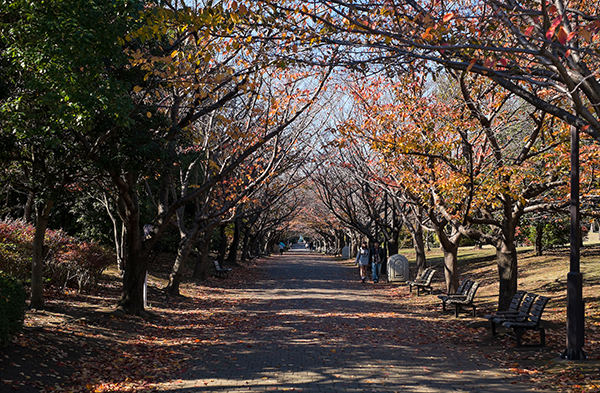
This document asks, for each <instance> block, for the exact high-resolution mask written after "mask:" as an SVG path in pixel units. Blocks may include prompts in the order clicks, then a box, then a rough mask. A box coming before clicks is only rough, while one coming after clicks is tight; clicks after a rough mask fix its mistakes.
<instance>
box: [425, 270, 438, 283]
mask: <svg viewBox="0 0 600 393" xmlns="http://www.w3.org/2000/svg"><path fill="white" fill-rule="evenodd" d="M434 274H435V270H434V269H432V268H429V269H428V272H427V275H426V276H425V277H424V278H423V280H424V281H425V285H430V284H431V280H433V275H434Z"/></svg>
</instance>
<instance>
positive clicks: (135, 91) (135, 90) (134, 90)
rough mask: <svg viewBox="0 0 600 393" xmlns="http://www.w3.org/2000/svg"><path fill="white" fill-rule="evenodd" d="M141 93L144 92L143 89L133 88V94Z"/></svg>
mask: <svg viewBox="0 0 600 393" xmlns="http://www.w3.org/2000/svg"><path fill="white" fill-rule="evenodd" d="M140 91H142V88H141V87H139V86H134V87H133V92H134V93H139V92H140Z"/></svg>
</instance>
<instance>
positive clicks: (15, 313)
mask: <svg viewBox="0 0 600 393" xmlns="http://www.w3.org/2000/svg"><path fill="white" fill-rule="evenodd" d="M26 297H27V295H26V294H25V289H23V285H21V283H20V282H19V281H18V280H17V279H15V278H14V277H11V276H9V275H8V274H6V273H4V272H2V271H0V348H2V347H4V346H6V344H8V342H9V340H10V337H11V336H14V335H16V334H17V333H19V332H20V331H21V328H22V327H23V318H24V317H25V306H26V305H25V299H26Z"/></svg>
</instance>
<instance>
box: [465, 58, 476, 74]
mask: <svg viewBox="0 0 600 393" xmlns="http://www.w3.org/2000/svg"><path fill="white" fill-rule="evenodd" d="M475 63H477V60H476V59H473V60H471V61H470V62H469V66H468V67H467V72H469V71H471V68H473V66H474V65H475Z"/></svg>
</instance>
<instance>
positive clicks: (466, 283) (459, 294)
mask: <svg viewBox="0 0 600 393" xmlns="http://www.w3.org/2000/svg"><path fill="white" fill-rule="evenodd" d="M472 285H473V280H469V279H465V280H463V281H461V283H460V285H459V286H458V289H457V290H456V292H454V293H445V294H443V295H438V299H440V300H441V301H442V311H446V302H447V301H448V300H450V299H460V298H466V297H467V292H469V289H471V286H472Z"/></svg>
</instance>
